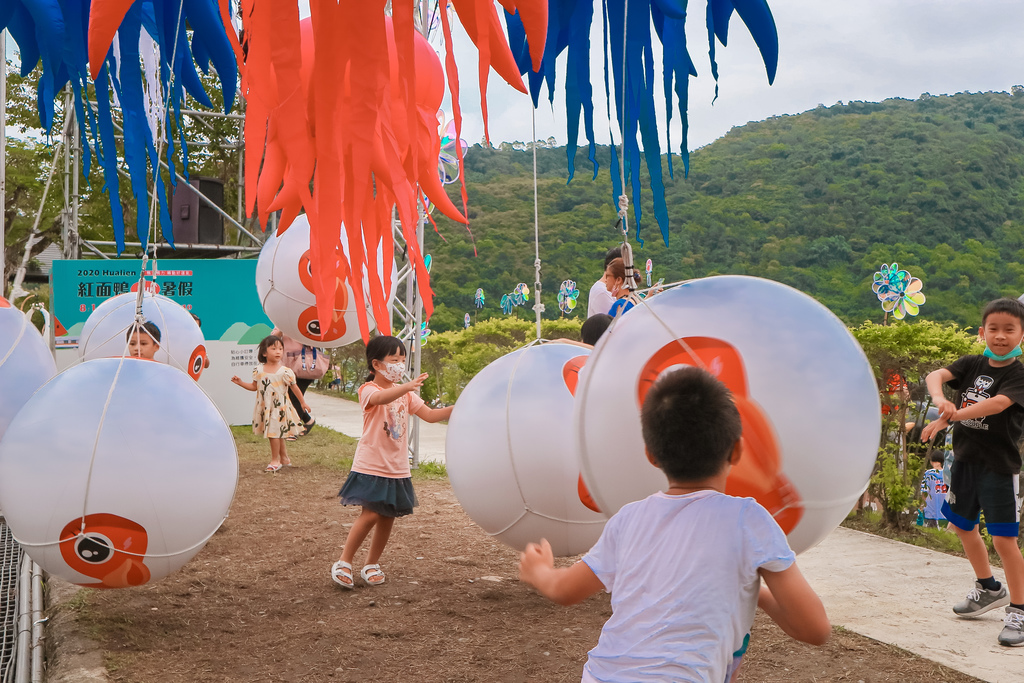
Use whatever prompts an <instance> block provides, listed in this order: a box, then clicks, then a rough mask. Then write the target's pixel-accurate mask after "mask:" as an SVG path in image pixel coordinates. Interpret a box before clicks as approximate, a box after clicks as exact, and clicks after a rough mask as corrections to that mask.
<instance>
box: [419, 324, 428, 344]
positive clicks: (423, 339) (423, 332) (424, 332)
mask: <svg viewBox="0 0 1024 683" xmlns="http://www.w3.org/2000/svg"><path fill="white" fill-rule="evenodd" d="M429 336H430V328H429V327H427V321H425V320H424V321H423V322H422V323H420V346H423V345H424V344H426V343H427V337H429Z"/></svg>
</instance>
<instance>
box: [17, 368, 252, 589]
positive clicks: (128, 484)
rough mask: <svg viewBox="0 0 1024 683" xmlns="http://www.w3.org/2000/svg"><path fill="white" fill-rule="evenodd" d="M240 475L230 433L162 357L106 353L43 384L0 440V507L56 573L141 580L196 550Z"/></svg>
mask: <svg viewBox="0 0 1024 683" xmlns="http://www.w3.org/2000/svg"><path fill="white" fill-rule="evenodd" d="M119 366H120V370H119ZM108 399H109V405H107V403H108ZM94 448H95V450H94ZM237 471H238V458H237V455H236V452H235V442H234V439H233V438H232V436H231V430H230V429H229V428H228V426H227V425H226V424H225V423H224V419H223V418H222V417H221V415H220V413H219V412H218V411H217V408H216V407H215V406H214V404H213V402H212V401H211V400H210V399H209V397H207V396H206V394H205V393H203V391H202V389H200V388H199V386H198V385H197V384H196V383H195V382H194V381H192V380H191V379H189V378H188V377H187V376H186V375H184V374H183V373H181V372H179V371H178V370H175V369H174V368H171V367H168V366H167V365H163V364H161V363H156V362H153V361H149V360H144V359H136V358H125V359H120V358H104V359H100V360H92V361H86V362H85V363H82V364H80V365H74V366H72V367H70V368H68V369H67V370H65V371H64V372H63V373H61V374H60V375H58V376H57V377H55V378H54V379H53V380H51V381H50V382H49V383H47V384H46V385H45V386H43V387H42V388H41V389H40V390H39V391H38V392H36V394H35V395H34V396H33V397H32V399H30V400H29V402H28V403H27V404H26V405H25V407H24V408H23V409H22V411H21V412H20V413H19V415H18V419H17V420H16V421H15V423H14V424H12V425H11V427H10V428H9V429H8V430H7V433H6V434H5V435H4V438H3V439H2V440H0V508H2V509H3V511H4V514H5V516H6V518H7V524H8V525H9V526H10V528H11V531H12V533H13V534H14V536H15V538H16V539H17V540H18V541H19V542H20V543H21V544H22V545H23V546H24V547H25V551H26V552H28V554H29V555H30V556H31V557H32V559H33V560H35V561H36V562H38V563H39V565H40V566H42V567H43V569H45V570H46V571H48V572H50V573H51V574H56V575H57V576H60V577H61V578H63V579H65V580H67V581H70V582H71V583H75V584H78V585H81V586H91V587H96V588H124V587H127V586H139V585H142V584H145V583H148V582H149V581H154V580H156V579H159V578H162V577H164V576H167V575H168V574H170V573H171V572H173V571H174V570H176V569H178V568H179V567H181V566H182V565H183V564H185V563H186V562H188V560H189V559H191V558H192V557H193V556H194V555H195V554H196V553H198V552H199V551H200V550H201V549H202V547H203V545H204V544H205V543H206V541H207V539H209V538H210V536H212V535H213V533H214V532H215V531H216V530H217V528H218V527H219V526H220V524H221V522H222V521H223V519H224V517H225V516H226V515H227V513H228V506H229V505H230V504H231V499H232V497H233V496H234V491H235V484H236V481H237Z"/></svg>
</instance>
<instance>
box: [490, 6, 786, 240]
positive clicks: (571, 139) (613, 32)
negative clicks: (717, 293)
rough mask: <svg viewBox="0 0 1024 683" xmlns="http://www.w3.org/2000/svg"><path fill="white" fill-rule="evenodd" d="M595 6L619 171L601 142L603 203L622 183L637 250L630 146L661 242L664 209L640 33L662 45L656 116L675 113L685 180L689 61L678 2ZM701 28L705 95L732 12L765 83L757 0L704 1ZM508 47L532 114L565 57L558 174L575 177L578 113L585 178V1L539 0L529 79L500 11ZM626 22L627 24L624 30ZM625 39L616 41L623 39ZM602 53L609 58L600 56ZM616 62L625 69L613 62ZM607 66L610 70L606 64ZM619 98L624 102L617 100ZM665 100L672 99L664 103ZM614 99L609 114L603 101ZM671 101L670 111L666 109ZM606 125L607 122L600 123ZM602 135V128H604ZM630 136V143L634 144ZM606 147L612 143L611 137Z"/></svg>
mask: <svg viewBox="0 0 1024 683" xmlns="http://www.w3.org/2000/svg"><path fill="white" fill-rule="evenodd" d="M626 2H627V0H602V4H601V6H602V22H603V27H604V50H603V52H604V83H605V99H606V101H607V103H608V111H609V112H614V114H612V116H613V117H614V120H615V122H616V124H617V127H618V129H619V133H620V135H621V140H622V154H621V158H622V174H621V175H620V173H619V165H618V162H619V153H618V150H616V148H615V144H614V142H612V143H611V144H610V145H609V152H610V156H611V164H612V173H611V176H612V204H613V205H614V206H615V207H616V209H617V208H618V198H619V196H620V195H621V194H622V193H623V190H624V188H623V187H622V179H623V177H625V178H628V180H629V184H630V188H631V191H632V195H633V210H634V217H635V218H634V220H635V224H636V237H637V240H638V241H639V242H640V244H641V245H642V244H643V241H642V240H641V237H640V235H641V232H640V228H641V218H642V210H641V205H640V197H641V195H640V163H641V150H640V142H642V144H643V152H642V156H643V161H644V163H645V164H646V165H647V171H648V174H649V176H650V185H651V191H652V194H653V196H654V217H655V219H656V220H657V222H658V226H659V228H660V229H661V235H662V239H663V240H664V241H665V243H666V244H668V208H667V206H666V204H665V188H664V179H663V174H662V167H661V136H660V133H659V130H658V122H657V116H656V108H655V104H654V96H653V92H654V90H653V89H654V83H655V75H654V59H653V47H652V45H653V42H652V35H651V30H650V27H651V25H652V24H653V25H654V28H655V32H656V34H657V36H658V39H659V40H660V41H661V43H662V48H663V49H662V74H661V77H662V84H663V87H664V90H665V114H666V119H667V122H668V124H669V125H671V122H672V117H673V115H674V113H675V110H676V107H677V106H678V111H679V117H680V123H681V127H682V140H681V142H680V145H679V155H680V156H681V157H682V160H683V172H684V174H689V171H690V157H689V151H688V150H689V146H688V133H689V126H688V123H687V117H686V111H687V106H688V103H689V102H688V99H689V79H690V77H691V76H694V77H695V76H696V75H697V69H696V68H695V67H694V64H693V60H692V59H691V58H690V54H689V51H688V49H687V45H686V31H685V25H686V6H687V0H629V4H628V16H627V4H626ZM706 3H707V5H706V23H707V32H708V56H709V58H710V62H711V74H712V76H713V77H714V79H715V97H716V98H717V97H718V62H717V61H716V59H715V47H716V44H715V43H716V40H717V41H719V42H721V43H722V45H723V46H724V45H726V42H727V41H728V32H729V19H730V17H731V16H732V13H733V11H735V12H736V13H737V14H738V15H739V16H740V19H742V20H743V23H744V24H745V25H746V27H747V29H748V30H749V31H750V35H751V36H752V37H753V39H754V43H755V44H756V45H757V47H758V50H760V52H761V58H762V60H763V61H764V65H765V70H766V72H767V74H768V82H769V83H772V82H773V81H774V79H775V72H776V68H777V66H778V52H779V50H778V47H779V44H778V33H777V31H776V27H775V20H774V19H773V18H772V14H771V10H770V9H769V8H768V4H767V2H766V0H706ZM505 19H506V26H507V28H508V35H509V45H510V47H511V48H512V55H513V56H514V57H515V59H516V64H517V65H518V66H519V70H520V73H523V74H526V75H527V81H528V83H529V89H530V95H531V96H532V98H533V104H534V107H536V106H538V104H539V97H540V89H541V87H542V85H543V84H544V83H546V84H547V87H548V99H549V100H553V99H554V88H555V85H556V84H555V69H554V67H555V61H556V59H557V58H558V56H559V55H561V54H562V53H563V52H565V51H566V50H568V57H567V66H566V79H565V80H566V82H565V102H566V122H567V128H566V133H567V144H566V156H567V166H568V177H569V180H570V181H571V180H572V178H573V176H574V174H575V158H576V149H577V146H576V143H577V140H578V138H579V121H580V114H581V112H582V114H583V121H584V126H585V128H586V135H587V139H588V141H589V142H590V155H589V158H590V160H591V162H592V163H593V164H594V176H595V177H596V176H597V170H598V165H597V161H596V158H595V152H596V145H595V142H594V135H593V107H594V105H593V87H592V85H591V80H590V29H591V25H592V24H593V20H594V12H593V3H592V2H590V1H589V0H548V32H547V36H546V43H545V46H544V55H543V57H542V59H541V66H540V69H539V70H538V71H537V72H534V71H532V63H531V60H530V54H529V45H528V44H527V39H526V33H525V31H524V29H523V24H522V21H521V20H520V18H519V15H518V13H516V14H508V13H507V12H506V14H505ZM627 22H628V25H627ZM624 33H625V41H623V34H624ZM609 53H610V56H609ZM624 55H625V69H623V56H624ZM609 61H610V62H611V64H610V65H609ZM609 74H611V77H612V80H613V81H614V93H613V90H612V88H611V87H610V85H609ZM623 93H624V96H623ZM673 94H674V95H675V97H674V98H673ZM613 102H614V107H613V106H612V103H613ZM676 103H678V105H677V104H676ZM609 124H611V121H609ZM609 136H611V128H609ZM638 137H639V140H638ZM612 140H614V138H612ZM666 142H667V143H668V147H667V149H668V153H669V158H668V170H669V177H674V170H673V165H672V140H671V136H670V135H669V134H668V133H666Z"/></svg>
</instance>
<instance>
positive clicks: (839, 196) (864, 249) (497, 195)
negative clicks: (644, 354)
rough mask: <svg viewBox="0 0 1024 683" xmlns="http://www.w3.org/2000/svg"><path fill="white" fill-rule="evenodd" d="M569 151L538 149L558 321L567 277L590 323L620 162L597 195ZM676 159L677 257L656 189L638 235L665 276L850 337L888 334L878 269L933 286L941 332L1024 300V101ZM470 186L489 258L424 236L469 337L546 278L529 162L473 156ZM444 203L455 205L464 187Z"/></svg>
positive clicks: (454, 239)
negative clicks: (829, 323)
mask: <svg viewBox="0 0 1024 683" xmlns="http://www.w3.org/2000/svg"><path fill="white" fill-rule="evenodd" d="M565 154H566V153H565V148H564V147H563V148H555V149H538V150H537V156H538V174H539V183H538V184H539V200H540V201H539V206H540V235H541V239H540V255H541V259H542V260H543V273H542V280H543V284H544V290H545V291H544V296H543V301H544V303H545V305H546V306H547V313H546V317H557V316H558V315H559V313H558V309H557V306H556V303H555V295H556V294H557V290H558V285H559V283H561V282H562V281H563V280H565V279H573V280H576V281H577V282H578V284H579V288H580V292H581V294H580V304H581V305H580V307H579V308H577V309H576V311H575V312H574V313H573V315H576V316H582V315H585V310H586V302H585V299H586V291H587V290H588V289H589V287H590V285H591V284H592V283H593V282H594V280H595V279H596V278H597V277H599V275H600V270H601V257H602V255H603V254H604V252H605V250H606V249H608V248H609V247H611V246H614V245H615V244H616V243H617V242H618V241H620V240H619V237H618V234H617V232H616V230H615V228H614V223H615V218H616V216H615V209H614V206H613V203H612V189H611V181H610V178H609V169H610V167H611V165H610V163H609V162H610V154H609V151H608V149H607V148H602V149H599V150H598V154H597V159H598V161H599V162H600V165H601V168H600V172H599V174H598V177H597V179H596V180H594V179H592V168H593V167H592V165H591V164H590V162H589V161H588V160H587V158H586V148H585V147H583V148H581V149H580V150H579V151H578V153H577V155H576V160H575V161H576V174H575V178H574V179H573V180H572V182H571V183H569V184H567V183H566V178H567V171H566V156H565ZM673 161H674V167H675V179H674V180H671V179H669V178H668V172H667V170H668V169H667V167H668V161H667V158H665V159H664V160H663V163H664V166H665V178H666V201H667V204H668V212H669V219H670V227H669V243H668V245H667V246H666V245H665V244H664V243H663V241H662V238H661V235H660V232H659V230H658V225H657V223H656V222H655V221H654V217H653V211H652V200H651V193H650V190H649V189H648V184H647V183H646V178H645V180H644V183H643V185H644V188H645V189H644V198H643V201H642V202H641V205H640V207H639V208H640V210H641V212H642V216H643V219H642V224H643V231H642V233H641V237H642V238H643V240H644V244H643V246H642V247H640V246H639V245H638V244H637V242H636V240H635V238H634V230H635V226H634V225H631V226H630V227H631V230H630V235H631V241H632V243H633V245H634V249H635V250H636V251H635V254H636V260H637V263H638V264H640V265H641V267H642V264H643V262H644V261H646V259H648V258H650V259H652V260H653V263H654V278H655V279H658V278H662V277H663V278H665V280H666V282H672V281H676V280H681V279H687V278H695V277H704V276H707V275H713V274H724V273H742V274H748V275H756V276H760V277H766V278H770V279H773V280H778V281H779V282H784V283H786V284H789V285H791V286H793V287H796V288H798V289H800V290H802V291H804V292H806V293H808V294H810V295H812V296H814V297H815V298H817V299H818V300H819V301H821V302H822V303H824V304H825V305H826V306H828V307H829V308H830V309H832V310H833V311H834V312H835V313H836V314H837V315H838V316H839V317H841V318H842V319H843V320H845V321H846V322H847V323H854V324H856V323H860V322H862V321H864V320H866V319H872V320H876V321H880V320H881V317H882V311H881V308H880V306H879V304H878V302H877V299H876V298H875V296H874V294H873V293H872V292H871V288H870V283H871V279H872V274H873V273H874V272H875V271H876V270H878V268H879V266H880V265H881V264H882V263H891V262H893V261H896V262H898V263H899V264H900V266H901V267H904V268H906V269H908V270H909V271H910V272H911V274H912V275H914V276H917V277H920V278H921V279H922V280H923V281H924V293H925V294H926V296H927V298H928V301H927V303H926V304H925V305H924V306H923V307H922V310H921V317H924V318H927V319H930V320H935V321H942V322H945V321H952V322H956V323H959V324H961V325H965V326H966V325H971V326H974V325H977V324H978V315H979V312H980V308H981V307H982V306H983V304H984V303H985V302H986V301H988V300H990V299H992V298H995V297H998V296H1003V295H1006V296H1015V297H1016V296H1018V295H1020V294H1021V293H1022V292H1024V265H1022V263H1021V261H1022V260H1024V204H1022V201H1024V195H1022V192H1024V88H1019V87H1015V88H1014V92H1013V93H1012V94H1008V93H960V94H957V95H952V96H930V95H927V94H926V95H922V96H921V97H920V98H919V99H917V100H897V99H893V100H886V101H884V102H880V103H867V102H851V103H849V104H837V105H835V106H832V107H818V108H817V109H814V110H811V111H807V112H804V113H802V114H797V115H793V116H780V117H775V118H771V119H768V120H766V121H761V122H757V123H749V124H747V125H745V126H742V127H738V128H734V129H733V130H731V131H730V132H729V133H728V134H727V135H725V136H724V137H722V138H720V139H719V140H717V141H715V142H714V143H712V144H710V145H708V146H706V147H703V148H701V149H699V150H697V151H695V152H693V153H692V154H691V156H690V174H689V178H685V179H684V178H683V174H682V163H681V162H680V160H679V159H678V158H675V159H674V160H673ZM613 170H614V169H613ZM466 180H467V183H466V184H467V190H468V195H469V216H470V219H471V225H470V229H471V230H472V236H473V241H475V246H476V250H477V255H476V256H474V254H473V241H471V239H470V235H469V233H468V232H467V231H466V229H465V228H464V227H463V226H460V225H458V224H456V223H454V222H452V221H449V220H447V219H445V218H443V217H441V216H439V215H438V214H436V213H435V219H436V220H437V224H438V228H439V230H440V235H438V234H434V233H433V232H432V230H431V229H430V227H429V226H428V235H427V238H426V243H427V247H426V250H427V252H428V253H430V254H431V255H432V257H433V267H432V271H431V278H432V283H433V287H434V291H435V304H436V306H437V309H436V311H435V314H434V317H433V318H432V319H431V324H430V325H431V327H432V328H433V329H436V330H445V329H452V328H454V327H458V326H461V324H462V318H463V316H464V314H465V313H467V312H473V311H474V310H475V309H474V306H473V295H474V292H475V291H476V289H477V287H482V288H483V289H484V291H485V293H486V295H487V305H486V307H485V309H484V310H483V311H480V314H482V315H489V314H491V315H493V314H498V315H500V308H499V301H500V299H501V295H502V293H505V292H509V291H511V290H512V288H513V287H514V286H515V285H516V284H517V283H519V282H525V283H528V284H531V286H532V283H533V279H534V267H533V263H534V247H533V232H534V225H533V176H532V153H531V152H529V151H514V150H498V149H484V148H482V147H481V146H479V145H475V146H473V147H471V148H470V149H469V151H468V153H467V155H466ZM448 189H449V193H450V195H451V196H452V198H453V200H455V202H456V204H459V203H460V202H461V199H459V198H458V186H457V185H450V186H449V187H448ZM636 209H637V207H636V206H635V205H631V206H630V216H631V221H632V216H633V213H634V211H635V210H636ZM442 237H443V239H442ZM531 304H532V302H531ZM518 315H520V316H523V315H526V316H529V317H532V315H533V312H532V310H524V309H519V311H518Z"/></svg>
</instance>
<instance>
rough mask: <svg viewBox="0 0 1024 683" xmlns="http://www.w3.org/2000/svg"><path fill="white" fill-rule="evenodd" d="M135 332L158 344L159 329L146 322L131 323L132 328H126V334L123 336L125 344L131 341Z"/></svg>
mask: <svg viewBox="0 0 1024 683" xmlns="http://www.w3.org/2000/svg"><path fill="white" fill-rule="evenodd" d="M136 332H139V333H140V334H145V335H147V336H149V337H150V338H151V339H152V340H153V341H155V342H156V343H157V345H159V344H160V328H159V327H157V326H156V323H154V322H150V321H148V320H147V321H146V322H144V323H132V326H131V327H129V328H128V334H126V335H125V336H124V340H125V341H126V342H130V341H131V340H132V335H133V334H135V333H136Z"/></svg>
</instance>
